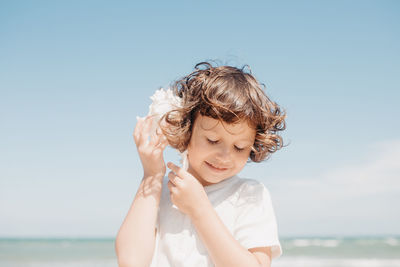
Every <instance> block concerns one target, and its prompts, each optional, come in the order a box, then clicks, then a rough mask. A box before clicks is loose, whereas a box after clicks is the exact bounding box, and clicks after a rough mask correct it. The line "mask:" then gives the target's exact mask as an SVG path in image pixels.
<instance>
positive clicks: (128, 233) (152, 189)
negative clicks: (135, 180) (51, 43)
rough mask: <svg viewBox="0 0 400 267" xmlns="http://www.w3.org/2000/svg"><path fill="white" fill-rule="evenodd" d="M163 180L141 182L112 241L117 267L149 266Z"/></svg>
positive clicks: (145, 179)
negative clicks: (114, 239)
mask: <svg viewBox="0 0 400 267" xmlns="http://www.w3.org/2000/svg"><path fill="white" fill-rule="evenodd" d="M163 177H164V174H162V175H161V174H160V175H158V176H156V177H145V178H143V179H142V182H141V184H140V186H139V189H138V191H137V193H136V196H135V199H134V201H133V203H132V205H131V207H130V209H129V211H128V214H127V216H126V218H125V220H124V222H123V223H122V225H121V228H120V229H119V232H118V235H117V238H116V241H115V250H116V254H117V257H118V263H119V266H135V267H136V266H148V265H150V262H151V258H152V255H153V252H154V246H155V225H156V220H157V213H158V207H159V203H160V198H161V189H162V179H163Z"/></svg>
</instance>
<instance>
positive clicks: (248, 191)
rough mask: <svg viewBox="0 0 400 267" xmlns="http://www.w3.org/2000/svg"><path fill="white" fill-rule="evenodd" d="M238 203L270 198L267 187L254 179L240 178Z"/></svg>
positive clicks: (261, 200)
mask: <svg viewBox="0 0 400 267" xmlns="http://www.w3.org/2000/svg"><path fill="white" fill-rule="evenodd" d="M239 181H240V186H239V190H238V192H239V199H238V203H237V204H238V205H239V206H240V205H243V204H246V203H256V202H263V201H265V200H269V199H270V193H269V190H268V189H267V187H266V186H265V185H264V184H263V183H262V182H260V181H257V180H255V179H248V178H240V179H239Z"/></svg>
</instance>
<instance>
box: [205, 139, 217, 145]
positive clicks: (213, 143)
mask: <svg viewBox="0 0 400 267" xmlns="http://www.w3.org/2000/svg"><path fill="white" fill-rule="evenodd" d="M207 141H208V142H209V143H210V144H212V145H215V144H217V143H218V140H210V139H208V138H207Z"/></svg>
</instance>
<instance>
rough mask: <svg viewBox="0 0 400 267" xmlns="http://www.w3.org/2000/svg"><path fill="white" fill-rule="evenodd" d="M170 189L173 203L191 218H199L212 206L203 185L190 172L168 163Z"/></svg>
mask: <svg viewBox="0 0 400 267" xmlns="http://www.w3.org/2000/svg"><path fill="white" fill-rule="evenodd" d="M167 166H168V168H170V169H171V172H169V173H168V178H169V182H168V188H169V191H170V196H171V201H172V203H173V204H175V206H177V207H178V208H179V210H180V211H181V212H183V213H185V214H187V215H188V216H189V217H191V218H192V217H193V216H198V215H199V214H200V213H201V211H202V210H203V209H204V208H206V207H207V205H210V201H209V200H208V197H207V194H206V192H205V191H204V187H203V186H202V185H201V183H200V182H199V181H198V180H197V179H196V178H195V177H193V175H191V174H190V173H189V172H187V171H185V170H184V169H182V168H180V167H178V166H176V165H175V164H173V163H171V162H168V165H167Z"/></svg>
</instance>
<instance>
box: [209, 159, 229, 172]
mask: <svg viewBox="0 0 400 267" xmlns="http://www.w3.org/2000/svg"><path fill="white" fill-rule="evenodd" d="M206 164H207V165H208V166H209V167H210V168H211V169H213V170H216V171H226V170H227V169H228V168H219V167H217V166H214V165H212V164H211V163H209V162H207V161H206Z"/></svg>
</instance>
